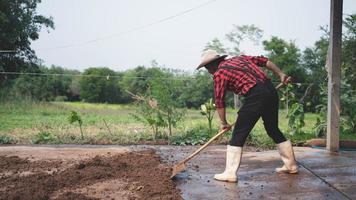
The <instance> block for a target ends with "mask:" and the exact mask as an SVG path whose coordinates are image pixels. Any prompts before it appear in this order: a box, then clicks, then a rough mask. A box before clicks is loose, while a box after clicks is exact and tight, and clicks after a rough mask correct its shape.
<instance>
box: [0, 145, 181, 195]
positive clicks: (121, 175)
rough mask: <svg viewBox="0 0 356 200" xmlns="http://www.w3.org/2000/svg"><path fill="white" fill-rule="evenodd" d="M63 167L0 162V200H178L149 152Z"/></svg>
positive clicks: (164, 171)
mask: <svg viewBox="0 0 356 200" xmlns="http://www.w3.org/2000/svg"><path fill="white" fill-rule="evenodd" d="M65 164H66V165H67V166H66V167H63V163H62V162H61V161H58V160H57V161H35V162H31V161H29V160H28V159H21V158H19V157H17V156H12V157H7V156H0V199H78V200H81V199H173V200H175V199H182V198H181V197H180V195H179V192H178V191H177V190H176V187H175V184H174V182H173V181H172V180H170V178H169V177H170V175H171V169H170V168H168V167H166V166H164V165H162V164H160V159H159V156H157V155H156V154H155V153H154V152H153V151H152V150H149V151H140V152H128V153H123V154H116V155H110V154H109V155H104V156H103V155H102V156H95V157H94V158H91V159H87V160H83V161H80V162H79V163H78V162H77V163H65Z"/></svg>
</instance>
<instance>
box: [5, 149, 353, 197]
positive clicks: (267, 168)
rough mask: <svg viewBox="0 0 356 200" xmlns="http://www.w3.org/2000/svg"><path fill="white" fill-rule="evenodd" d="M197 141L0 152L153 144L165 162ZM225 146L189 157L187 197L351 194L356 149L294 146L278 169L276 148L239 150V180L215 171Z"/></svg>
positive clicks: (32, 153)
mask: <svg viewBox="0 0 356 200" xmlns="http://www.w3.org/2000/svg"><path fill="white" fill-rule="evenodd" d="M197 148H198V147H191V146H188V147H177V146H116V145H58V146H57V145H39V146H0V155H8V156H9V155H17V156H20V157H24V158H31V159H34V160H36V159H40V158H42V159H43V158H46V159H55V158H56V159H58V158H63V159H64V158H65V159H74V160H75V159H79V158H80V159H83V158H86V157H92V156H93V155H97V154H106V153H107V152H118V153H119V152H127V151H132V150H142V149H155V150H156V152H157V153H158V154H159V155H160V156H161V158H162V161H163V162H165V163H167V164H175V163H177V162H178V161H181V160H182V159H184V158H185V157H187V156H188V155H189V154H191V153H192V152H194V151H195V150H196V149H197ZM225 149H226V146H222V145H219V146H209V147H208V148H207V149H205V150H204V151H203V152H201V153H200V154H198V155H197V156H196V157H194V158H193V159H192V160H191V161H189V162H188V167H187V170H186V171H185V172H183V173H180V174H178V175H177V176H176V178H175V179H174V181H176V183H177V187H178V188H179V189H180V191H181V194H182V197H183V198H184V199H186V200H190V199H192V200H198V199H199V200H201V199H204V200H209V199H214V200H223V199H226V200H228V199H313V200H314V199H337V200H343V199H355V200H356V159H355V158H356V151H344V152H343V151H342V152H340V153H337V154H332V153H328V152H327V151H325V150H321V149H312V148H295V154H296V157H297V161H298V163H299V174H297V175H290V174H277V173H274V168H275V167H279V166H281V165H282V162H281V160H280V158H279V154H278V152H277V151H264V152H252V151H249V148H247V149H246V151H245V152H244V154H243V157H242V163H241V166H240V170H239V172H238V178H239V182H238V183H237V184H236V183H225V182H219V181H215V180H214V179H213V175H214V174H215V173H220V172H222V171H223V170H224V168H225Z"/></svg>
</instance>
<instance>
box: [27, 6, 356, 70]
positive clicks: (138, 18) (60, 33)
mask: <svg viewBox="0 0 356 200" xmlns="http://www.w3.org/2000/svg"><path fill="white" fill-rule="evenodd" d="M37 12H38V14H41V15H44V16H48V17H49V16H51V17H53V21H54V24H55V29H54V30H49V31H48V30H46V29H43V30H42V31H41V33H40V39H38V40H36V41H33V42H32V44H31V46H32V48H33V49H34V50H35V51H36V54H37V56H38V57H39V58H40V59H42V60H43V64H45V65H47V66H51V65H56V66H61V67H64V68H67V69H77V70H80V71H83V70H84V69H87V68H89V67H109V68H111V69H113V70H115V71H124V70H127V69H133V68H135V67H137V66H140V65H144V66H147V67H148V66H150V64H151V62H152V61H153V60H156V61H157V62H158V63H159V65H161V66H164V67H167V68H172V69H180V70H184V71H193V70H194V68H195V67H196V66H197V65H198V64H199V63H200V56H201V53H202V51H203V49H204V47H205V45H206V44H207V43H208V42H209V41H211V40H212V39H214V38H218V39H220V40H221V41H222V42H223V43H224V44H229V43H228V42H227V41H226V39H225V34H227V33H229V32H230V31H231V30H232V29H233V25H251V24H254V25H255V26H257V27H258V28H260V29H262V30H263V31H264V33H263V40H268V39H270V38H271V36H278V37H280V38H282V39H285V40H287V41H294V42H295V43H296V45H297V46H298V47H300V48H301V49H304V48H306V47H311V46H312V45H313V44H314V42H315V41H316V40H318V39H319V38H320V36H321V34H322V32H321V31H320V29H319V27H320V26H322V25H328V24H329V21H330V18H329V15H330V0H248V1H246V0H194V1H191V0H170V1H167V0H149V1H144V0H43V1H42V3H41V4H39V6H38V10H37ZM343 13H344V14H353V13H356V1H355V0H344V6H343ZM240 49H241V50H243V51H244V52H245V53H246V54H250V55H263V54H265V53H266V52H264V51H263V47H262V46H261V45H257V46H256V45H253V44H252V43H250V42H243V43H242V44H241V48H240Z"/></svg>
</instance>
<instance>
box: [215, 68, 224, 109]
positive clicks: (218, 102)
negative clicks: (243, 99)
mask: <svg viewBox="0 0 356 200" xmlns="http://www.w3.org/2000/svg"><path fill="white" fill-rule="evenodd" d="M226 89H227V80H226V79H225V78H224V76H219V75H218V76H214V96H215V107H216V108H225V94H226Z"/></svg>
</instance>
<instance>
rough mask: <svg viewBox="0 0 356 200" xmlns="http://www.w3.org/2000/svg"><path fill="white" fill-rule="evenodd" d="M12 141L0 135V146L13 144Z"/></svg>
mask: <svg viewBox="0 0 356 200" xmlns="http://www.w3.org/2000/svg"><path fill="white" fill-rule="evenodd" d="M13 143H14V139H13V138H12V137H10V136H8V135H0V144H13Z"/></svg>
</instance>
